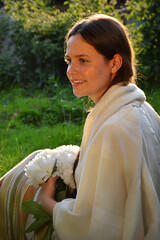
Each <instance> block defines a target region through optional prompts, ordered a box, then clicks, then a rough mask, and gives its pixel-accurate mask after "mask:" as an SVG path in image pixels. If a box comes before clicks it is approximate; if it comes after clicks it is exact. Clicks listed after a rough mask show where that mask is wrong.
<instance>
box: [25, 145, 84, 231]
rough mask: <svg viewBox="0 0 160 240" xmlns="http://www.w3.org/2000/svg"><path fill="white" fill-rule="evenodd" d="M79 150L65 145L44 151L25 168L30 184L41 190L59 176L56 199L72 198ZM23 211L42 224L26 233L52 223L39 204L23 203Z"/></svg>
mask: <svg viewBox="0 0 160 240" xmlns="http://www.w3.org/2000/svg"><path fill="white" fill-rule="evenodd" d="M79 150H80V148H79V147H78V146H75V145H63V146H60V147H57V148H55V149H53V150H51V149H45V150H42V151H41V152H40V153H38V154H37V155H36V156H35V157H34V158H33V159H32V161H30V162H29V163H28V164H27V165H26V166H25V168H24V171H25V175H26V176H27V177H28V183H29V184H31V185H33V186H34V187H35V188H39V186H40V185H41V184H43V183H44V182H46V181H47V180H48V179H49V178H50V177H55V176H59V177H60V178H59V179H58V180H57V182H56V196H55V199H56V200H57V201H61V200H63V199H65V198H66V197H72V193H71V191H70V189H72V190H74V189H75V183H74V178H73V164H74V162H75V159H76V156H77V154H78V152H79ZM23 209H24V211H25V212H27V213H29V214H33V215H34V218H36V219H37V217H38V218H39V222H40V223H39V224H38V222H37V220H36V221H35V222H34V223H33V224H32V225H31V226H30V227H29V228H28V229H27V230H26V232H31V231H34V230H37V229H38V228H40V227H41V226H42V225H43V224H44V223H47V222H51V217H50V216H48V215H47V214H46V213H45V212H44V211H43V209H42V207H41V205H39V204H38V203H37V202H33V201H29V202H23ZM37 212H38V213H39V214H38V215H37ZM40 218H41V219H40ZM42 219H43V221H44V222H43V221H42Z"/></svg>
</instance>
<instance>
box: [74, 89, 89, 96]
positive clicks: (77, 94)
mask: <svg viewBox="0 0 160 240" xmlns="http://www.w3.org/2000/svg"><path fill="white" fill-rule="evenodd" d="M73 94H74V95H75V96H76V97H85V96H86V95H85V94H83V93H80V92H78V91H75V90H74V89H73Z"/></svg>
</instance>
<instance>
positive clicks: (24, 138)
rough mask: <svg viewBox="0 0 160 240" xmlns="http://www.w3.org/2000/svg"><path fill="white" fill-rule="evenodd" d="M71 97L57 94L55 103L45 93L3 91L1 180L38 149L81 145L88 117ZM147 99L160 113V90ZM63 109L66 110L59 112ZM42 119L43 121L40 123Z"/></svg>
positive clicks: (0, 123)
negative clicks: (30, 93) (84, 124)
mask: <svg viewBox="0 0 160 240" xmlns="http://www.w3.org/2000/svg"><path fill="white" fill-rule="evenodd" d="M59 94H61V96H59ZM67 94H68V93H66V95H65V93H64V92H62V91H61V92H59V93H57V96H54V102H53V98H52V99H51V98H49V97H47V96H45V94H44V93H42V92H39V93H35V94H34V97H32V96H29V95H27V94H26V93H25V92H24V90H22V89H13V90H12V91H10V92H1V102H0V177H1V176H3V175H4V174H5V173H6V172H7V171H9V170H10V169H11V168H12V167H13V166H15V165H16V164H17V163H18V162H19V161H21V160H22V159H23V158H24V157H26V156H27V155H29V154H30V153H31V152H33V151H35V150H38V149H45V148H51V149H53V148H55V147H58V146H60V145H63V144H65V145H67V144H77V145H80V143H81V138H82V131H83V123H84V121H81V120H83V119H84V118H85V114H84V111H80V109H83V107H84V104H83V102H82V101H80V100H77V99H75V100H74V98H72V96H71V99H72V101H71V102H70V101H69V99H70V96H69V95H67ZM146 96H147V101H148V102H149V103H150V104H151V105H152V106H153V108H154V109H155V110H156V111H157V113H159V114H160V89H158V88H156V89H151V90H148V91H147V92H146ZM63 97H64V98H63ZM57 106H58V108H57V112H56V109H55V107H57ZM60 108H61V110H62V111H59V109H60ZM68 108H69V109H70V111H68V110H67V109H68ZM46 109H47V111H48V109H49V111H48V112H47V111H46ZM43 111H44V112H43ZM52 111H53V114H52ZM54 111H55V112H54ZM77 112H78V115H77ZM21 113H23V118H22V117H21V118H20V117H19V116H22V115H21ZM72 113H73V114H72ZM28 114H30V115H28ZM38 114H40V115H38ZM53 115H55V118H54V119H53V118H52V117H53ZM62 115H63V116H62ZM28 116H29V117H28ZM41 117H42V118H43V121H39V118H41ZM44 117H45V118H44ZM54 120H55V122H54ZM60 120H61V121H60ZM66 120H67V121H66ZM37 122H38V124H37ZM51 123H52V124H51Z"/></svg>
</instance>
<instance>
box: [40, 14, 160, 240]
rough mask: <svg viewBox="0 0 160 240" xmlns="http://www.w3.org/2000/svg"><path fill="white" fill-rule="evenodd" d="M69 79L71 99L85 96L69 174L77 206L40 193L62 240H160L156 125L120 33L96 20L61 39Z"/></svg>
mask: <svg viewBox="0 0 160 240" xmlns="http://www.w3.org/2000/svg"><path fill="white" fill-rule="evenodd" d="M66 44H67V47H66V57H65V58H66V62H67V64H68V68H67V76H68V78H69V80H70V82H71V84H72V87H73V92H74V94H75V96H77V97H82V96H89V97H90V98H91V99H92V100H93V101H94V102H95V107H94V108H93V110H92V111H91V113H90V114H89V115H88V117H87V120H86V123H85V127H84V133H83V139H82V144H81V152H80V157H79V162H78V165H77V168H76V171H75V179H76V185H77V196H76V199H66V200H64V201H62V202H60V203H57V202H56V201H55V200H54V193H55V182H56V179H57V178H50V179H49V181H48V182H47V183H45V184H44V185H43V187H42V190H41V192H40V201H41V204H42V206H43V208H44V209H45V210H46V212H48V213H50V214H53V226H54V229H55V232H56V236H57V239H60V240H82V239H83V240H84V239H85V240H86V239H87V240H97V239H101V240H104V239H107V240H109V239H111V240H116V239H123V240H131V239H134V240H139V239H154V240H158V239H160V188H159V182H160V148H159V142H160V128H159V126H160V118H159V116H158V115H157V113H156V112H155V111H154V110H153V109H152V107H151V106H150V105H149V104H148V103H146V102H145V95H144V93H143V92H142V91H141V90H140V89H139V88H138V87H137V86H136V85H135V84H134V83H135V69H134V53H133V50H132V47H131V43H130V42H129V39H128V35H127V32H126V30H125V27H124V26H123V25H122V24H121V23H120V22H119V21H117V20H116V19H114V18H112V17H108V16H106V15H101V14H97V15H94V16H91V17H89V18H87V19H84V20H82V21H80V22H78V23H76V24H75V25H74V26H73V28H72V29H71V30H70V31H69V32H68V35H67V37H66Z"/></svg>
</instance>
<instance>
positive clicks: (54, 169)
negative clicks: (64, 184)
mask: <svg viewBox="0 0 160 240" xmlns="http://www.w3.org/2000/svg"><path fill="white" fill-rule="evenodd" d="M56 170H57V159H56V161H55V164H54V167H53V170H52V173H51V175H52V174H53V173H54V172H55V171H56Z"/></svg>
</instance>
